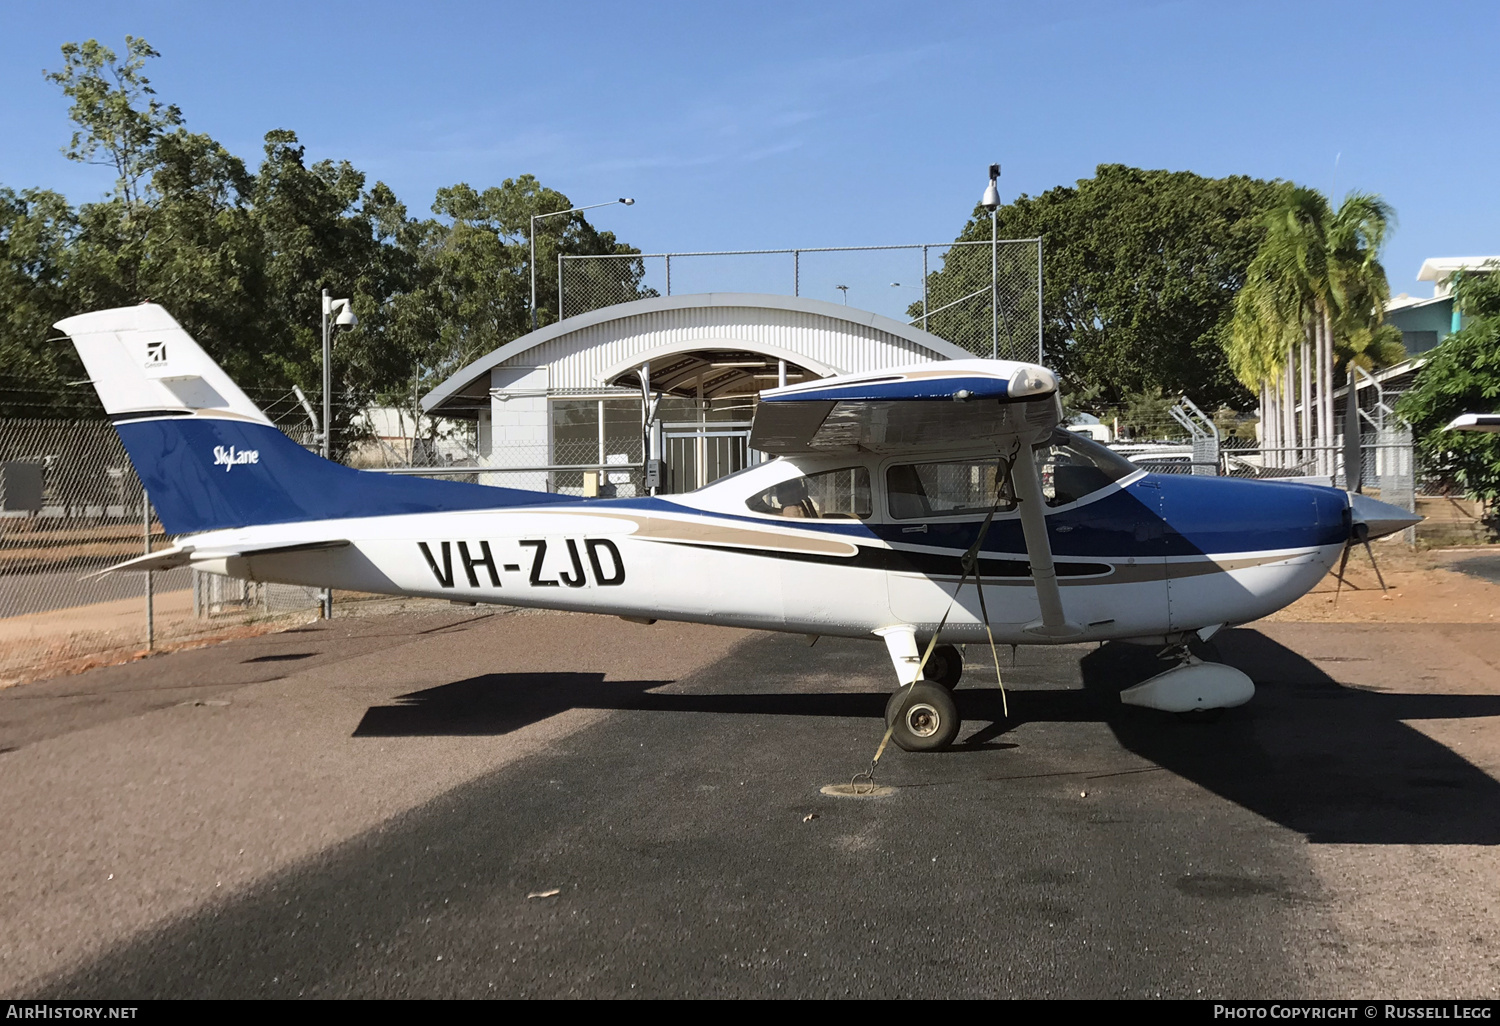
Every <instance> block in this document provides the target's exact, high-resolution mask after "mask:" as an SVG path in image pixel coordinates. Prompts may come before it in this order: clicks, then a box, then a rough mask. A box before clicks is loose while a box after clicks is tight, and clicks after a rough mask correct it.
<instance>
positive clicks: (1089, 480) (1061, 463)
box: [1036, 428, 1140, 506]
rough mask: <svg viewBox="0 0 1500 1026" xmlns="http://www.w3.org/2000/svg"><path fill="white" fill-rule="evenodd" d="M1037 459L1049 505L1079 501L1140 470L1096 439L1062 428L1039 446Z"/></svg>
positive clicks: (1043, 489)
mask: <svg viewBox="0 0 1500 1026" xmlns="http://www.w3.org/2000/svg"><path fill="white" fill-rule="evenodd" d="M1036 462H1037V469H1038V470H1039V471H1041V476H1042V494H1043V495H1044V496H1045V497H1046V499H1047V505H1049V506H1065V505H1067V504H1068V503H1070V502H1077V501H1078V500H1079V499H1082V498H1084V497H1085V496H1088V495H1092V494H1093V493H1095V492H1097V491H1099V490H1100V489H1101V488H1105V487H1107V486H1109V485H1111V484H1113V483H1114V482H1116V481H1118V480H1120V478H1122V477H1126V476H1128V475H1130V474H1133V473H1135V472H1136V471H1137V470H1139V469H1140V468H1139V467H1137V466H1136V465H1135V464H1133V463H1131V462H1130V461H1129V460H1127V459H1126V458H1125V457H1123V456H1121V455H1120V454H1119V453H1117V452H1115V451H1114V450H1112V449H1109V448H1108V447H1106V446H1103V445H1100V444H1099V443H1098V442H1096V441H1094V440H1093V439H1092V438H1086V437H1084V436H1083V435H1080V434H1079V433H1078V432H1076V431H1064V430H1062V429H1061V428H1059V429H1058V430H1056V431H1054V432H1052V437H1051V438H1049V439H1047V442H1046V444H1044V445H1039V446H1037V447H1036Z"/></svg>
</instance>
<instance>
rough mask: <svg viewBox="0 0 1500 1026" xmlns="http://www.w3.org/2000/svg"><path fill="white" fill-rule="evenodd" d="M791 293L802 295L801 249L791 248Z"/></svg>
mask: <svg viewBox="0 0 1500 1026" xmlns="http://www.w3.org/2000/svg"><path fill="white" fill-rule="evenodd" d="M792 295H793V296H800V295H802V251H801V250H800V249H794V250H792Z"/></svg>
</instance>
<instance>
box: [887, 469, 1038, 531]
mask: <svg viewBox="0 0 1500 1026" xmlns="http://www.w3.org/2000/svg"><path fill="white" fill-rule="evenodd" d="M885 489H886V493H887V494H888V495H889V496H890V510H891V517H892V518H893V519H896V520H916V519H919V518H925V517H956V516H964V515H966V514H974V513H980V514H983V513H988V512H989V511H990V510H991V509H992V508H994V507H995V504H996V501H997V500H998V501H999V509H1000V510H1001V511H1002V512H1003V511H1005V510H1010V509H1015V507H1016V501H1015V498H1014V496H1012V495H1011V491H1010V482H1009V481H1008V480H1006V478H1005V469H1004V464H1003V463H1002V462H1001V461H1000V460H999V459H998V458H996V457H990V458H988V459H968V460H947V461H944V462H942V463H906V464H902V465H900V466H895V467H891V468H890V469H889V470H887V471H886V473H885Z"/></svg>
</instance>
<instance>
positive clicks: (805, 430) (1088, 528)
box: [57, 304, 1420, 751]
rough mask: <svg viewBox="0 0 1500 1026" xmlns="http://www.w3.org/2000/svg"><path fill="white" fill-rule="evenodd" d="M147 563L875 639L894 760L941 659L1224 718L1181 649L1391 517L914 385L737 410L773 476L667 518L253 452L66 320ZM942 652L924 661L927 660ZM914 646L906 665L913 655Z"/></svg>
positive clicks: (215, 389)
mask: <svg viewBox="0 0 1500 1026" xmlns="http://www.w3.org/2000/svg"><path fill="white" fill-rule="evenodd" d="M57 327H58V328H60V329H61V330H62V331H64V332H66V333H67V334H68V335H69V336H70V337H71V338H72V340H73V343H74V345H75V346H77V348H78V353H79V355H80V356H81V357H82V358H83V363H84V366H85V367H86V368H87V369H88V374H89V377H90V379H91V380H92V382H93V385H94V387H95V388H96V389H97V390H98V393H99V397H100V399H101V400H102V401H103V404H104V408H105V410H106V411H107V412H108V414H109V416H110V417H111V419H112V420H113V421H114V423H115V427H116V429H117V430H118V431H119V434H120V437H121V439H122V440H123V441H124V443H125V448H126V450H127V451H128V452H129V454H130V459H131V461H132V462H133V463H134V465H135V468H136V471H137V472H138V473H139V475H140V477H141V480H142V482H144V484H145V486H146V490H147V493H148V494H149V496H150V498H151V501H152V502H153V503H154V504H155V506H156V510H157V513H158V515H159V517H160V519H161V523H162V526H163V527H164V528H165V529H166V530H167V531H168V532H169V533H171V534H174V535H179V536H181V537H180V538H179V539H178V540H177V542H176V543H175V544H173V545H172V546H171V547H170V548H168V549H165V550H163V551H161V552H155V553H152V554H150V555H148V556H143V557H140V558H137V559H133V560H130V561H128V562H125V563H122V564H120V565H119V566H116V567H112V568H111V570H165V569H168V568H171V567H178V566H189V565H190V566H193V567H196V568H198V569H201V570H207V571H210V572H213V573H220V574H227V575H229V576H231V577H239V578H244V579H247V580H254V581H276V582H283V583H288V584H301V585H310V586H315V587H333V588H343V589H348V590H352V591H364V592H378V593H384V594H391V595H419V596H432V597H437V598H447V599H456V600H461V601H468V602H476V603H477V602H486V603H504V604H507V605H515V606H541V607H547V608H553V609H572V610H581V611H586V612H594V613H606V614H611V615H615V616H620V617H624V618H626V619H631V620H641V621H646V622H651V621H654V620H656V619H670V620H688V621H697V622H704V623H717V624H728V625H733V626H736V627H747V628H756V629H761V630H775V631H788V632H796V633H800V634H807V635H812V636H818V635H831V636H839V637H848V638H868V639H874V638H879V639H882V640H883V641H884V642H885V645H886V648H887V650H888V652H889V654H890V658H891V661H892V663H893V664H894V666H895V670H896V678H897V682H898V689H897V691H896V693H895V694H894V695H893V696H892V699H891V702H890V703H889V705H888V706H887V724H888V726H889V727H890V728H891V733H892V736H893V737H894V739H895V741H896V743H897V744H898V745H900V746H901V747H902V748H904V749H906V750H908V751H923V750H930V749H937V748H942V747H945V746H946V745H948V744H949V743H950V742H952V741H953V740H954V738H955V737H956V735H957V733H958V729H959V715H958V710H957V707H956V705H955V703H954V700H953V698H952V695H951V694H950V690H951V688H952V687H953V686H954V685H955V684H956V683H957V682H958V678H959V674H960V673H961V672H962V667H963V660H962V656H961V655H960V654H959V651H958V650H957V649H956V648H955V647H954V646H955V645H959V644H964V643H969V642H980V641H984V640H985V639H986V638H987V637H991V632H992V637H993V640H994V641H996V642H999V643H1001V644H1009V645H1035V644H1059V643H1073V642H1081V641H1104V640H1109V639H1126V640H1134V641H1142V642H1149V643H1152V644H1157V645H1164V646H1169V647H1171V648H1172V650H1173V651H1174V652H1176V653H1177V654H1178V655H1179V656H1180V659H1181V662H1180V663H1179V665H1177V666H1175V667H1174V668H1172V669H1169V670H1167V671H1166V672H1164V673H1162V674H1160V675H1158V676H1156V677H1153V678H1152V679H1151V680H1149V681H1146V682H1145V683H1143V684H1139V685H1136V686H1135V687H1132V688H1130V689H1128V690H1126V691H1124V692H1123V693H1122V695H1121V698H1122V700H1123V701H1125V702H1127V703H1131V704H1134V705H1141V706H1147V707H1150V708H1154V709H1161V710H1165V711H1169V712H1177V713H1203V712H1205V711H1209V710H1217V709H1222V708H1226V707H1230V706H1235V705H1239V704H1242V703H1244V702H1246V701H1248V700H1249V698H1250V697H1251V695H1252V694H1253V693H1254V690H1255V689H1254V685H1253V684H1252V683H1251V681H1250V679H1249V678H1248V677H1247V676H1245V674H1243V673H1241V672H1240V671H1239V670H1236V669H1234V668H1232V667H1228V666H1223V665H1220V664H1216V663H1207V662H1202V661H1200V660H1198V659H1197V658H1196V657H1193V656H1190V655H1188V653H1187V643H1188V642H1189V641H1190V640H1191V639H1192V638H1194V637H1197V638H1201V639H1204V640H1207V638H1208V637H1210V636H1211V635H1212V634H1213V633H1214V632H1215V631H1217V630H1219V629H1220V628H1221V627H1224V626H1225V625H1231V624H1242V623H1246V622H1248V621H1251V620H1255V619H1258V618H1259V617H1262V616H1265V615H1267V614H1269V613H1272V612H1274V611H1275V610H1277V609H1280V608H1281V607H1282V606H1285V605H1287V604H1288V603H1289V602H1292V601H1293V600H1295V599H1297V598H1298V597H1299V596H1301V595H1303V594H1304V593H1305V592H1307V591H1308V590H1309V589H1310V588H1312V587H1313V585H1314V584H1316V583H1317V582H1318V581H1319V580H1321V579H1322V577H1323V576H1324V574H1326V573H1327V572H1328V570H1329V568H1330V567H1331V566H1332V565H1333V563H1334V561H1335V560H1336V559H1338V557H1339V555H1340V552H1341V551H1342V550H1343V549H1344V548H1345V546H1346V545H1348V544H1350V543H1351V540H1353V539H1355V538H1358V539H1360V540H1363V539H1365V538H1371V537H1378V536H1380V535H1383V534H1388V533H1390V532H1392V531H1396V530H1400V529H1401V528H1403V527H1406V526H1408V525H1410V524H1412V523H1414V522H1415V521H1416V520H1417V519H1420V518H1416V517H1413V516H1412V515H1411V514H1409V513H1407V512H1406V511H1405V510H1402V509H1399V508H1397V507H1395V506H1390V505H1387V504H1384V503H1380V502H1376V501H1374V500H1371V499H1368V498H1366V497H1364V496H1360V495H1354V496H1349V495H1346V494H1345V493H1344V492H1342V491H1337V490H1335V489H1332V488H1324V487H1317V486H1314V485H1307V484H1290V483H1288V484H1283V483H1270V482H1261V481H1250V480H1243V479H1238V478H1225V477H1191V476H1175V475H1158V474H1150V473H1147V472H1146V471H1144V470H1141V469H1140V468H1138V467H1136V466H1134V465H1133V464H1131V463H1130V462H1128V461H1127V460H1125V459H1124V458H1122V457H1120V456H1118V455H1117V454H1115V453H1114V452H1112V451H1110V450H1109V449H1107V448H1105V447H1103V446H1101V445H1099V444H1097V443H1095V442H1092V441H1090V440H1088V439H1086V438H1083V437H1081V436H1079V435H1077V434H1074V433H1072V432H1068V431H1065V430H1062V429H1060V428H1059V420H1060V410H1061V408H1060V404H1059V401H1058V394H1057V379H1056V377H1055V376H1054V375H1053V374H1052V372H1051V371H1049V370H1047V369H1046V368H1044V367H1040V366H1036V365H1033V364H1025V363H1013V362H1008V361H1002V360H957V361H952V362H947V363H926V364H921V365H919V366H912V367H905V368H898V369H893V370H888V371H882V372H879V373H875V374H862V375H848V376H839V377H832V378H825V379H822V380H818V381H812V382H808V383H804V384H797V385H789V386H786V387H783V388H776V389H771V390H769V391H766V392H763V393H761V397H760V404H759V407H758V409H757V411H756V414H755V421H754V427H753V429H752V434H751V440H750V444H751V446H752V447H753V448H756V449H759V450H761V451H763V452H766V453H770V454H775V455H777V456H778V457H779V458H777V459H773V460H770V461H768V462H765V463H761V464H759V465H757V466H754V467H751V468H749V469H747V470H743V471H741V472H739V473H737V474H733V475H731V476H729V477H726V478H722V479H720V480H718V481H715V482H714V483H713V484H711V485H709V486H708V487H706V488H701V489H699V490H698V491H695V492H690V493H687V494H684V495H673V496H670V497H666V498H657V497H642V498H627V499H591V500H583V499H576V498H572V497H569V496H563V495H555V494H550V493H545V492H531V491H523V490H518V489H512V488H496V487H487V486H483V485H477V484H467V483H461V482H452V481H440V480H431V479H426V478H418V477H398V476H392V475H385V474H380V473H373V472H366V471H358V470H353V469H350V468H348V467H344V466H340V465H338V464H335V463H331V462H329V461H327V460H324V459H321V458H319V457H318V456H316V455H314V454H312V453H310V452H308V451H307V450H306V449H304V448H303V447H302V446H300V445H298V444H296V443H295V442H293V441H292V440H291V439H289V438H288V437H287V436H286V435H284V434H282V433H281V432H280V431H278V430H277V429H276V428H275V427H274V426H273V425H272V424H271V422H270V421H269V420H267V419H266V416H265V415H264V414H263V413H262V412H261V411H260V410H259V409H257V408H256V406H255V405H254V403H252V402H251V401H250V400H249V399H248V398H246V396H245V394H244V393H243V392H241V391H240V390H239V389H238V388H237V387H236V386H235V385H234V383H233V382H232V381H230V380H229V378H228V376H227V375H226V374H225V373H224V372H223V371H222V370H221V369H220V368H219V367H218V365H217V364H215V363H214V362H213V361H212V360H211V359H209V357H208V356H207V354H205V353H204V352H203V350H202V349H200V348H199V347H198V345H197V344H196V343H195V342H194V341H193V340H192V339H191V338H190V337H189V336H188V334H187V333H186V332H185V331H183V329H182V328H181V327H180V326H179V325H178V324H177V323H176V322H175V321H174V320H173V319H172V318H171V316H169V315H168V314H167V312H166V311H165V310H163V309H162V308H161V307H159V306H154V305H150V304H145V305H142V306H138V307H130V308H124V309H118V310H103V311H100V312H97V313H91V314H84V315H81V316H78V317H70V318H68V319H66V320H64V321H61V322H59V323H58V325H57ZM939 638H940V639H941V641H942V642H944V644H936V642H937V640H938V639H939ZM924 649H925V651H924Z"/></svg>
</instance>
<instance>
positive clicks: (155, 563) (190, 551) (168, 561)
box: [82, 538, 349, 581]
mask: <svg viewBox="0 0 1500 1026" xmlns="http://www.w3.org/2000/svg"><path fill="white" fill-rule="evenodd" d="M348 544H349V542H348V540H347V539H344V538H334V539H325V540H322V541H310V542H295V543H292V544H288V545H251V546H244V547H229V546H223V545H214V546H208V547H205V548H198V547H196V546H194V545H193V544H192V543H191V542H188V543H182V542H179V543H178V544H176V545H173V546H172V547H171V548H169V549H162V550H161V551H160V552H152V553H150V554H149V555H144V556H136V557H135V558H134V559H127V560H126V561H125V562H123V563H116V564H115V565H114V566H109V567H105V568H104V569H103V570H96V571H95V572H93V573H91V574H86V575H85V576H84V577H83V578H82V579H83V580H85V581H91V580H93V579H94V578H96V577H103V576H104V575H105V574H112V573H117V572H120V571H134V572H137V573H139V572H142V571H146V570H175V569H177V568H178V567H180V566H191V565H192V564H193V563H206V562H208V561H209V560H214V559H229V558H232V557H235V556H273V555H277V554H280V553H283V552H314V551H317V550H319V549H341V548H343V547H344V546H346V545H348Z"/></svg>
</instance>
